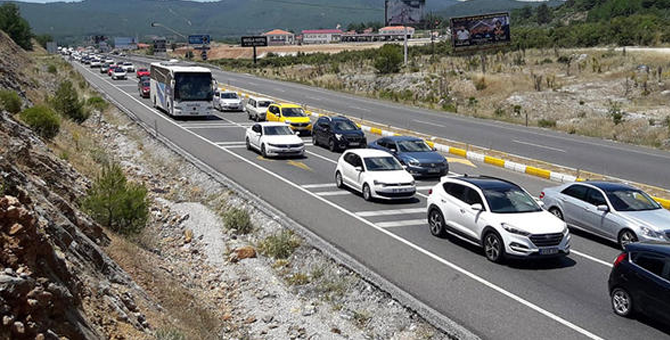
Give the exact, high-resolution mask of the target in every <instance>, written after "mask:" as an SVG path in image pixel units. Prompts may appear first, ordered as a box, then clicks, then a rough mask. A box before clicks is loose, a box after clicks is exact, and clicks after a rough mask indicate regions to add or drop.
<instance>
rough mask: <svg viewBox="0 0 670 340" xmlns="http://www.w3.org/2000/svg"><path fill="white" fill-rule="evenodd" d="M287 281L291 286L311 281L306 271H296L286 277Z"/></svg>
mask: <svg viewBox="0 0 670 340" xmlns="http://www.w3.org/2000/svg"><path fill="white" fill-rule="evenodd" d="M286 282H287V283H288V284H290V285H291V286H302V285H306V284H308V283H309V276H307V275H306V274H304V273H295V274H292V275H291V276H289V277H287V278H286Z"/></svg>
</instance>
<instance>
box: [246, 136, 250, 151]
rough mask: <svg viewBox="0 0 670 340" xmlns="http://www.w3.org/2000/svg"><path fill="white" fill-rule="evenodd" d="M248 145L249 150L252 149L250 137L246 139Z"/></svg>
mask: <svg viewBox="0 0 670 340" xmlns="http://www.w3.org/2000/svg"><path fill="white" fill-rule="evenodd" d="M246 145H247V150H251V142H249V138H247V140H246Z"/></svg>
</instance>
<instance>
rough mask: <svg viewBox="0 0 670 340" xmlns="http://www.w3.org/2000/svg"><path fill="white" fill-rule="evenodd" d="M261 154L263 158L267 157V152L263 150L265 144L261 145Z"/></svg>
mask: <svg viewBox="0 0 670 340" xmlns="http://www.w3.org/2000/svg"><path fill="white" fill-rule="evenodd" d="M261 154H262V155H263V158H268V154H267V152H266V151H265V144H263V145H261Z"/></svg>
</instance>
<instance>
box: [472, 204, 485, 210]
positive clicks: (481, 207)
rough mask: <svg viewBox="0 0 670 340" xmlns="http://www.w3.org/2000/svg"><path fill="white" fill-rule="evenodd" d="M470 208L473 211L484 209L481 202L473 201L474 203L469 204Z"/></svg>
mask: <svg viewBox="0 0 670 340" xmlns="http://www.w3.org/2000/svg"><path fill="white" fill-rule="evenodd" d="M470 209H472V210H474V211H484V206H483V205H481V203H475V204H473V205H471V206H470Z"/></svg>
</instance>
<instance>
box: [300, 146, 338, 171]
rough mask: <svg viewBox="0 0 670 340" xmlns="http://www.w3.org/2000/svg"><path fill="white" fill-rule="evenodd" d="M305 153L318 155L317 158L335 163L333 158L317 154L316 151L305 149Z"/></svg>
mask: <svg viewBox="0 0 670 340" xmlns="http://www.w3.org/2000/svg"><path fill="white" fill-rule="evenodd" d="M305 153H307V154H310V155H312V156H315V157H318V158H321V159H323V160H325V161H327V162H330V163H333V164H337V161H334V160H332V159H330V158H328V157H326V156H321V155H319V154H318V153H316V152H312V151H308V150H305ZM333 173H334V172H333Z"/></svg>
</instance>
